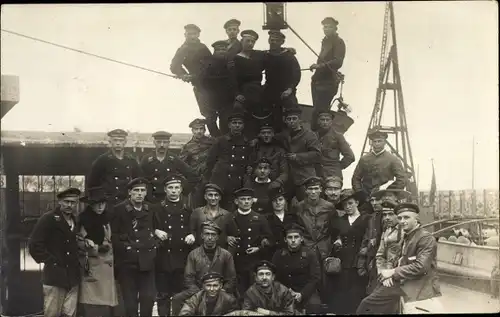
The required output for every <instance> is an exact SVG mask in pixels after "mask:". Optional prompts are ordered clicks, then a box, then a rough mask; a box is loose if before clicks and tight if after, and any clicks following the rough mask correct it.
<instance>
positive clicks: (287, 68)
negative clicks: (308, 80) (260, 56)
mask: <svg viewBox="0 0 500 317" xmlns="http://www.w3.org/2000/svg"><path fill="white" fill-rule="evenodd" d="M264 70H265V72H266V82H265V84H264V89H266V90H269V91H272V92H274V93H275V95H276V96H277V98H280V96H281V93H282V92H283V91H285V90H286V89H288V88H292V91H293V93H295V92H296V90H297V89H296V88H297V86H298V84H299V82H300V78H301V76H302V74H301V71H300V65H299V62H298V61H297V58H296V57H295V52H293V51H290V50H289V49H286V48H282V49H281V51H280V52H279V53H277V54H276V53H274V52H272V51H266V60H265V64H264Z"/></svg>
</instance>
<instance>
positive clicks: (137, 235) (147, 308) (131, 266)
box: [111, 178, 158, 316]
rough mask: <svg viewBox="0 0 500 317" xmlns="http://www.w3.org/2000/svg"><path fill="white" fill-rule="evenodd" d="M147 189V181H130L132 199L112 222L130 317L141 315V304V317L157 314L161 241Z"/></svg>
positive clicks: (116, 211)
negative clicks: (154, 305)
mask: <svg viewBox="0 0 500 317" xmlns="http://www.w3.org/2000/svg"><path fill="white" fill-rule="evenodd" d="M147 186H148V181H147V180H146V179H145V178H135V179H133V180H132V181H130V182H129V184H128V193H129V197H130V198H129V199H127V200H125V201H123V202H121V203H120V204H118V205H116V206H115V208H114V216H113V219H112V221H111V231H112V234H111V240H112V243H113V249H114V250H115V263H116V265H117V268H118V282H119V284H120V288H121V292H122V296H123V302H124V304H125V312H126V315H127V316H137V311H138V308H139V305H140V308H141V313H140V315H141V316H151V315H152V313H153V304H154V299H155V275H154V266H155V262H154V259H155V257H156V247H157V243H158V240H157V239H156V238H155V237H154V234H153V232H154V228H153V216H154V214H155V210H154V205H150V204H148V203H146V202H145V198H146V194H147ZM138 295H139V296H138Z"/></svg>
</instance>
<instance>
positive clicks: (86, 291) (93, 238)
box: [79, 187, 118, 317]
mask: <svg viewBox="0 0 500 317" xmlns="http://www.w3.org/2000/svg"><path fill="white" fill-rule="evenodd" d="M106 199H107V197H106V195H105V193H104V189H103V188H102V187H94V188H89V189H88V196H86V197H83V198H82V199H81V200H80V201H83V202H85V203H87V206H86V207H85V210H84V211H83V212H82V213H81V214H80V215H79V218H80V219H79V220H80V221H79V227H80V228H79V235H80V237H81V238H82V239H80V240H79V242H80V243H79V247H80V248H81V249H83V250H84V252H85V253H86V256H85V258H86V266H87V267H88V270H89V272H88V276H87V277H85V278H83V280H82V282H81V283H80V296H79V303H80V304H83V305H82V308H83V312H82V314H83V316H88V317H91V316H112V315H111V313H112V311H111V309H112V307H115V306H117V305H118V297H117V289H116V284H115V276H114V270H113V250H112V249H111V226H110V224H109V219H108V217H109V215H108V209H107V205H106Z"/></svg>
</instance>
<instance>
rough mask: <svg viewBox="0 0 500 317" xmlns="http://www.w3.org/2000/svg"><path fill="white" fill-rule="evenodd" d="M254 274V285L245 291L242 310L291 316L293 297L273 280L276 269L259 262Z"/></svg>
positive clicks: (264, 262)
mask: <svg viewBox="0 0 500 317" xmlns="http://www.w3.org/2000/svg"><path fill="white" fill-rule="evenodd" d="M254 272H255V283H254V284H253V285H252V286H250V288H249V289H248V290H247V291H246V293H245V295H244V298H243V305H242V309H244V310H253V311H256V312H258V313H261V314H264V315H293V314H294V313H295V311H294V300H295V299H294V296H293V295H292V292H291V291H290V289H289V288H288V287H286V286H284V285H283V284H281V283H280V282H277V281H275V280H274V278H275V273H276V267H275V266H274V265H273V264H272V263H271V262H269V261H260V262H259V263H257V265H256V266H255V270H254Z"/></svg>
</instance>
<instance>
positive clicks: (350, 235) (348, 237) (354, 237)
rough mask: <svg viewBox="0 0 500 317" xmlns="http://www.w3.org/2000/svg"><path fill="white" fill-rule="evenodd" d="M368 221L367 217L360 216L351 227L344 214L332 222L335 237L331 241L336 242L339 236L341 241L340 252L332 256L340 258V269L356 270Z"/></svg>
mask: <svg viewBox="0 0 500 317" xmlns="http://www.w3.org/2000/svg"><path fill="white" fill-rule="evenodd" d="M368 219H369V216H368V215H363V214H361V215H359V217H358V218H356V220H354V222H353V223H352V225H350V224H349V220H348V216H347V214H345V215H344V216H342V217H339V218H336V220H335V221H333V222H332V225H333V227H334V228H333V229H332V231H333V232H337V235H336V236H334V237H332V239H333V241H335V240H336V238H337V236H339V237H340V240H341V241H342V247H341V248H340V250H339V251H338V252H334V256H336V257H338V258H340V260H341V262H342V268H345V269H353V268H358V257H359V251H360V250H361V242H362V241H363V235H364V233H365V231H366V228H367V226H368Z"/></svg>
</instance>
